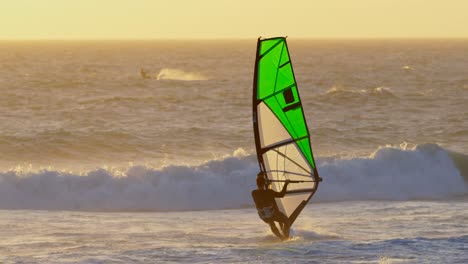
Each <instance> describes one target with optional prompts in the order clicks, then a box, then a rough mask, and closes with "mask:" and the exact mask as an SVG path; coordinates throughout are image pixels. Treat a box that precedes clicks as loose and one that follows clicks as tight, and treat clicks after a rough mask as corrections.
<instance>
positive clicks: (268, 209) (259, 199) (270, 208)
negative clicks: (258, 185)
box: [252, 185, 288, 223]
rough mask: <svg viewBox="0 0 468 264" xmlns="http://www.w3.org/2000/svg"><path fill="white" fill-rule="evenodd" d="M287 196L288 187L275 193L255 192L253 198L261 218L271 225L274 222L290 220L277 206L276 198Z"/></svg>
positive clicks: (270, 191)
mask: <svg viewBox="0 0 468 264" xmlns="http://www.w3.org/2000/svg"><path fill="white" fill-rule="evenodd" d="M285 194H286V185H285V187H284V188H283V190H282V191H281V192H275V191H273V190H270V189H267V190H259V189H256V190H253V191H252V198H253V200H254V202H255V206H256V207H257V210H258V213H259V216H260V218H261V219H262V220H263V221H264V222H266V223H270V222H272V221H277V222H287V221H288V218H287V217H286V216H285V215H284V214H283V213H281V212H280V211H279V209H278V206H277V205H276V202H275V198H281V197H284V195H285Z"/></svg>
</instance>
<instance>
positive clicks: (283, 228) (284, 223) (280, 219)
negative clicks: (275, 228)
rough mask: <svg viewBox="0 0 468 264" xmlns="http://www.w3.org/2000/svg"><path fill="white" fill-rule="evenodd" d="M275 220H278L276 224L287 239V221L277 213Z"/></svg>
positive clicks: (282, 215) (284, 216)
mask: <svg viewBox="0 0 468 264" xmlns="http://www.w3.org/2000/svg"><path fill="white" fill-rule="evenodd" d="M276 219H277V220H278V223H279V224H280V227H281V231H282V232H283V236H284V238H285V239H286V238H289V219H288V217H286V215H284V214H283V213H281V212H278V215H277V216H276Z"/></svg>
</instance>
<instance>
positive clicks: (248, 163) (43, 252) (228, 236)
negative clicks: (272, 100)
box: [0, 38, 468, 263]
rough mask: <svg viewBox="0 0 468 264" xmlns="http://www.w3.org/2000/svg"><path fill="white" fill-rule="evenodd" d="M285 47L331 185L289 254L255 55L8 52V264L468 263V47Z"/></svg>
mask: <svg viewBox="0 0 468 264" xmlns="http://www.w3.org/2000/svg"><path fill="white" fill-rule="evenodd" d="M288 43H289V50H290V53H291V58H292V65H293V67H294V72H295V74H296V79H297V82H298V86H299V90H300V94H301V98H302V101H303V107H304V111H305V115H306V118H307V120H308V126H309V129H310V133H311V138H312V147H313V151H314V154H315V159H316V161H317V165H318V171H319V173H320V176H321V177H322V178H323V182H322V183H320V186H319V189H318V191H317V193H316V195H315V196H314V198H313V199H312V200H311V202H310V203H309V205H308V206H307V207H306V209H305V210H304V211H303V213H302V214H301V215H300V217H299V218H298V219H297V221H296V223H295V224H294V226H293V237H292V238H291V239H290V240H289V241H287V242H279V241H278V240H277V239H276V238H274V237H273V236H272V235H271V234H270V231H269V230H268V227H267V226H266V225H265V224H264V223H263V222H262V221H261V220H260V219H259V218H258V216H257V215H256V211H255V209H254V208H253V203H252V200H251V198H250V191H251V190H252V189H254V188H255V180H254V179H255V175H256V173H257V171H258V164H257V162H256V156H255V147H254V140H253V131H252V106H251V99H252V79H253V66H254V60H255V48H256V40H218V41H214V40H213V41H208V40H207V41H201V40H200V41H193V40H191V41H188V40H178V41H169V40H167V41H23V42H18V41H4V42H0V72H1V78H0V92H1V96H0V113H1V114H0V209H1V210H0V238H1V239H0V262H2V263H70V262H71V263H75V262H79V263H164V262H169V263H170V262H174V263H177V262H194V263H196V262H202V263H220V262H227V263H232V262H238V263H245V262H250V263H275V262H277V263H284V262H292V263H466V262H468V246H467V245H468V187H467V181H468V166H467V164H468V156H467V154H468V42H467V41H466V40H367V41H357V40H295V39H293V38H291V39H288Z"/></svg>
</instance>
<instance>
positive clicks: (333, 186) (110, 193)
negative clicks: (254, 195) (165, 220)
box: [0, 144, 468, 211]
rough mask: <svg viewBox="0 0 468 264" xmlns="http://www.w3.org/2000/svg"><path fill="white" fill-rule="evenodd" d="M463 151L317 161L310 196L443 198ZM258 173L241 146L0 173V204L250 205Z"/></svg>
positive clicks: (396, 151)
mask: <svg viewBox="0 0 468 264" xmlns="http://www.w3.org/2000/svg"><path fill="white" fill-rule="evenodd" d="M467 163H468V156H466V155H463V154H459V153H452V152H449V151H447V150H445V149H443V148H442V147H440V146H438V145H435V144H424V145H419V146H415V147H414V148H411V149H408V148H405V147H382V148H379V149H378V150H376V151H375V153H373V154H372V155H370V156H369V157H360V158H352V159H340V158H330V157H329V158H322V159H318V170H319V172H320V175H321V177H322V178H323V179H324V180H323V182H322V183H321V184H320V187H319V190H318V192H317V194H316V197H314V199H313V200H314V201H319V202H320V201H322V202H331V201H348V200H411V199H448V198H453V197H455V196H458V195H462V196H466V194H467V192H468V187H467V182H468V176H467V175H468V171H466V170H467V168H466V166H465V167H463V166H461V167H460V164H467ZM257 170H258V165H257V163H256V158H255V156H254V155H247V154H246V153H245V152H243V151H236V153H235V154H233V155H231V156H228V157H225V158H223V159H217V160H211V161H207V162H205V163H203V164H201V165H198V166H182V165H172V166H167V167H164V168H159V169H156V168H148V167H144V166H132V167H130V168H128V169H127V170H126V171H125V172H123V173H116V172H115V171H113V170H111V169H97V170H94V171H90V172H87V173H85V174H84V175H78V174H73V173H67V172H60V171H53V170H44V171H39V172H28V171H18V170H16V171H15V170H11V171H7V172H3V173H0V209H41V210H89V211H140V210H152V211H177V210H209V209H226V208H242V207H248V206H252V201H251V198H250V191H251V190H252V189H254V187H255V181H254V178H255V175H256V173H257Z"/></svg>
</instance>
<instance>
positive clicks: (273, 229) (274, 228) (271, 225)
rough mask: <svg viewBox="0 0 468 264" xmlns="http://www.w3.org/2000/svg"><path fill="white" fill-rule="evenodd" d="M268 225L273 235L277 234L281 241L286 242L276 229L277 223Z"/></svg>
mask: <svg viewBox="0 0 468 264" xmlns="http://www.w3.org/2000/svg"><path fill="white" fill-rule="evenodd" d="M268 224H269V225H270V228H271V232H273V234H275V236H277V237H278V238H279V239H281V240H284V237H283V235H281V233H280V231H279V230H278V228H277V227H276V225H275V222H273V221H271V222H269V223H268Z"/></svg>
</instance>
